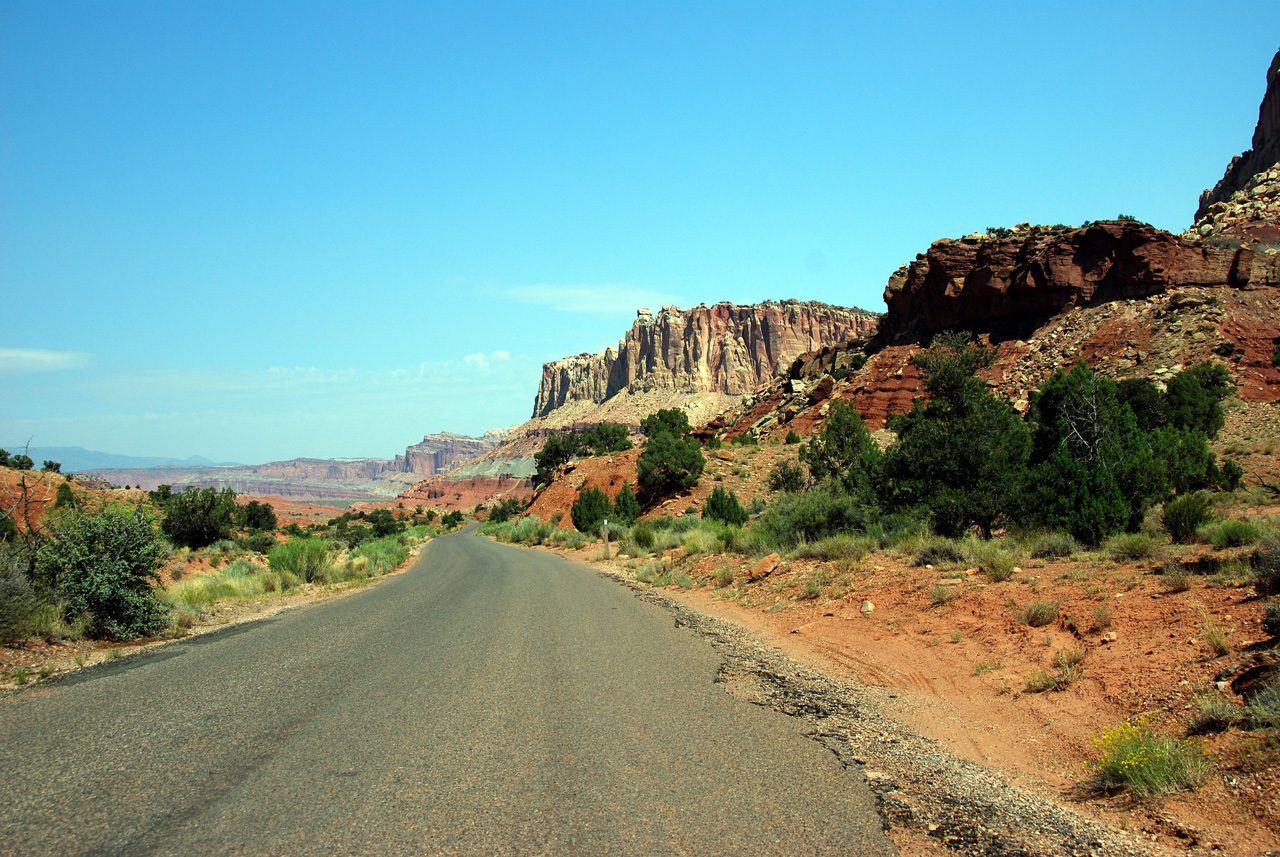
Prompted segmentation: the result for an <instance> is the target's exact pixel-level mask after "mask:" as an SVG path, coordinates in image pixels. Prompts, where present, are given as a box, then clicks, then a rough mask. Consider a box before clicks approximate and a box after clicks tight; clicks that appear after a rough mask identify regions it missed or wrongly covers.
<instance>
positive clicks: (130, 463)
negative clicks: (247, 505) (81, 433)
mask: <svg viewBox="0 0 1280 857" xmlns="http://www.w3.org/2000/svg"><path fill="white" fill-rule="evenodd" d="M3 448H4V449H7V450H8V451H9V452H10V453H20V452H23V447H22V445H20V444H14V445H13V446H6V447H3ZM25 454H26V455H29V456H31V460H32V461H34V462H35V463H36V466H37V467H39V466H40V465H41V464H42V463H43V462H45V461H56V462H58V463H59V464H61V465H62V472H63V473H80V472H81V471H84V470H105V469H111V470H132V469H136V468H142V467H234V466H236V462H232V461H222V462H218V461H214V460H212V459H209V458H205V457H204V456H203V455H192V456H190V457H189V458H163V457H160V456H152V455H120V454H119V453H114V452H99V451H98V450H96V449H85V448H84V447H82V446H33V447H31V450H30V451H29V452H26V453H25Z"/></svg>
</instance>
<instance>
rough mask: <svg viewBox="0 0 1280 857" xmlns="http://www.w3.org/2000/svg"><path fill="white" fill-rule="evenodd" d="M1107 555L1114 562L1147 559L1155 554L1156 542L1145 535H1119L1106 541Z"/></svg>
mask: <svg viewBox="0 0 1280 857" xmlns="http://www.w3.org/2000/svg"><path fill="white" fill-rule="evenodd" d="M1106 550H1107V553H1108V554H1110V555H1111V558H1112V559H1114V560H1115V561H1116V562H1123V561H1125V560H1135V559H1148V558H1150V557H1153V556H1155V555H1156V553H1157V545H1156V540H1155V539H1153V538H1151V536H1149V535H1147V534H1146V533H1121V534H1120V535H1118V536H1113V537H1112V538H1110V539H1108V540H1107V543H1106Z"/></svg>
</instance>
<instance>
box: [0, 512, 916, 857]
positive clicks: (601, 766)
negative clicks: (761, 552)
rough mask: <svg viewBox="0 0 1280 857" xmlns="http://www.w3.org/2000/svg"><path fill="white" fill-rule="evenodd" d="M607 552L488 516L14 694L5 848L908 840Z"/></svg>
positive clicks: (65, 851)
mask: <svg viewBox="0 0 1280 857" xmlns="http://www.w3.org/2000/svg"><path fill="white" fill-rule="evenodd" d="M716 666H717V660H716V657H715V654H714V652H713V651H712V649H711V647H710V646H709V645H707V644H706V643H705V642H703V641H702V640H700V639H698V638H696V637H695V636H694V635H693V634H692V633H691V632H689V631H687V630H682V629H677V628H676V627H674V624H673V622H672V620H671V617H670V616H669V615H668V614H667V613H665V612H664V611H663V610H662V609H661V608H658V607H655V606H653V605H649V604H645V603H643V602H641V601H640V600H638V599H636V598H635V597H633V596H632V595H631V594H630V593H629V592H628V591H627V590H626V589H625V588H624V587H621V586H618V585H617V584H615V583H613V582H611V581H608V580H605V579H603V578H601V577H599V576H597V575H595V574H594V573H592V572H591V571H590V570H589V569H585V568H583V567H581V566H575V565H573V564H571V563H568V562H565V561H564V560H561V559H559V558H557V557H554V556H550V555H547V554H544V553H538V552H533V551H525V550H520V549H517V548H512V547H508V546H503V545H496V544H493V543H492V542H490V541H488V540H487V539H482V538H478V537H475V536H473V535H471V534H469V533H461V534H457V535H453V536H447V537H444V538H441V539H437V540H436V541H434V542H432V543H431V544H430V545H429V546H428V547H427V548H426V549H425V550H424V551H423V553H422V556H421V559H420V560H419V562H418V563H417V564H416V565H415V566H414V567H413V568H412V569H411V570H410V571H409V572H407V573H406V574H404V575H401V576H399V577H396V578H393V579H391V580H387V581H385V582H383V583H381V584H380V585H378V586H376V587H373V588H370V589H368V590H365V591H363V592H360V593H356V594H354V595H351V596H349V597H347V598H343V599H340V600H336V601H332V602H328V603H322V604H317V605H313V606H310V607H306V608H301V609H298V610H293V611H289V612H287V613H284V614H281V615H280V616H278V617H276V618H273V619H270V620H266V621H262V622H257V623H253V624H249V625H242V626H237V627H235V628H232V629H229V630H228V631H225V632H221V633H218V634H216V635H208V636H204V637H197V638H193V639H191V640H187V641H183V642H180V643H177V644H174V645H171V646H167V647H162V648H161V649H159V650H156V651H155V652H154V653H153V654H150V655H146V656H144V657H139V658H133V659H127V660H125V661H123V662H121V663H119V664H116V665H111V666H107V667H106V668H98V669H91V670H88V671H86V672H84V673H81V674H80V676H79V677H72V678H67V679H63V680H54V681H51V682H47V683H44V684H42V685H37V686H36V687H34V688H32V689H31V690H28V691H25V692H22V693H19V694H16V695H14V696H12V697H9V698H7V699H5V700H3V701H0V854H6V855H8V854H13V855H205V854H217V855H231V854H252V855H258V854H263V855H266V854H272V855H274V854H279V855H290V856H291V857H294V856H295V855H296V856H297V857H302V855H313V854H314V855H329V854H424V855H435V854H442V855H443V854H503V855H505V854H512V855H516V854H520V855H524V854H529V855H532V854H549V855H579V854H581V855H595V854H742V855H760V854H846V855H848V854H858V855H863V854H866V855H878V854H892V853H894V851H893V848H892V846H891V845H890V844H889V843H888V841H887V840H886V839H885V837H884V835H883V834H882V833H881V830H880V826H879V822H878V819H877V818H876V816H875V813H874V810H873V803H872V799H871V797H870V795H869V794H868V792H867V790H866V789H865V787H864V786H863V785H862V784H861V783H859V782H856V781H854V780H853V778H852V777H851V776H850V775H849V774H847V773H846V772H844V771H842V770H841V769H840V767H839V766H838V764H837V763H836V760H835V758H834V757H833V756H832V755H831V754H830V753H829V752H828V751H826V750H824V749H822V748H821V747H819V746H818V745H817V744H816V743H814V742H813V741H811V740H809V739H807V738H804V737H803V736H802V735H801V734H800V732H799V731H798V726H797V724H795V723H794V722H792V721H791V720H789V719H788V718H786V717H784V716H783V715H781V714H778V713H776V712H772V711H768V710H765V709H762V708H758V707H755V706H752V705H749V704H746V703H743V702H740V701H736V700H734V699H732V698H731V697H730V696H729V695H728V694H726V693H724V692H723V690H721V688H720V687H719V686H718V685H716V684H713V682H712V678H713V677H714V675H715V671H716Z"/></svg>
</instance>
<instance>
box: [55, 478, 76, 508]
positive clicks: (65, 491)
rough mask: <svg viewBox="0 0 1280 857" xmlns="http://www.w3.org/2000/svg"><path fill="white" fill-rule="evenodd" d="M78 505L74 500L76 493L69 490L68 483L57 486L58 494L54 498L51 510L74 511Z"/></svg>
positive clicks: (69, 485)
mask: <svg viewBox="0 0 1280 857" xmlns="http://www.w3.org/2000/svg"><path fill="white" fill-rule="evenodd" d="M78 505H80V502H79V501H78V500H77V499H76V492H74V491H72V490H71V483H70V482H63V483H62V484H61V485H59V486H58V492H57V494H56V495H55V496H54V501H53V508H55V509H74V508H76V506H78Z"/></svg>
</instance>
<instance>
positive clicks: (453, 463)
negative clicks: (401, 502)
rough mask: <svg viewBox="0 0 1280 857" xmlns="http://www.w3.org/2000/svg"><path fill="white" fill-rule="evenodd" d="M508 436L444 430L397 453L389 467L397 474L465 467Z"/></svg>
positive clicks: (426, 472) (437, 472)
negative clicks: (468, 433) (480, 435)
mask: <svg viewBox="0 0 1280 857" xmlns="http://www.w3.org/2000/svg"><path fill="white" fill-rule="evenodd" d="M503 437H505V433H504V432H487V433H486V434H485V436H484V437H483V438H477V437H471V436H469V435H465V434H454V433H452V432H447V431H446V432H440V433H439V434H429V435H427V436H425V437H424V438H423V439H422V443H416V444H414V445H413V446H411V447H409V448H408V449H406V450H405V451H404V455H397V456H396V457H395V459H393V460H392V461H391V463H390V466H389V467H388V469H389V470H393V471H395V472H397V473H416V474H418V475H419V476H436V475H439V474H441V473H448V472H449V471H450V470H453V469H454V468H456V467H461V466H462V465H463V464H466V463H467V462H468V461H471V460H472V459H473V458H478V457H479V456H481V455H484V454H485V453H486V452H488V451H489V450H491V449H493V448H494V447H495V446H497V445H498V443H499V441H501V440H502V438H503Z"/></svg>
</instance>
